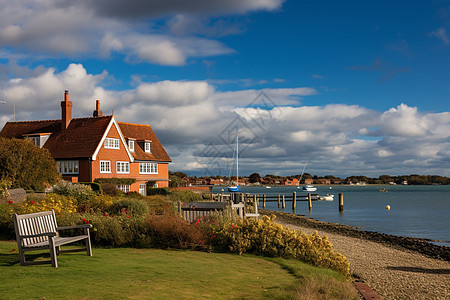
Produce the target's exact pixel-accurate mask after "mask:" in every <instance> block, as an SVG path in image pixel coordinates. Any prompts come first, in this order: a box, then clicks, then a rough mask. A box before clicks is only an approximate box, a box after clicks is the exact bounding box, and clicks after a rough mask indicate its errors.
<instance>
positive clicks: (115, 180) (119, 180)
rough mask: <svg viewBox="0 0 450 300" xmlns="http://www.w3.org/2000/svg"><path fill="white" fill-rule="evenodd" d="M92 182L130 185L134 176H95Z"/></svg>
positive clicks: (133, 180)
mask: <svg viewBox="0 0 450 300" xmlns="http://www.w3.org/2000/svg"><path fill="white" fill-rule="evenodd" d="M94 182H98V183H100V184H103V183H113V184H114V185H132V184H133V183H135V182H136V179H134V178H96V179H95V180H94Z"/></svg>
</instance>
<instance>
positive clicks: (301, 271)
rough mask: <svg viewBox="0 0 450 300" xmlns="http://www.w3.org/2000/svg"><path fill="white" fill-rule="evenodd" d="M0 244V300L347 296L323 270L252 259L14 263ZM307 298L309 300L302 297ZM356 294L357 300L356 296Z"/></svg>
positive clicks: (177, 255) (127, 257) (164, 256)
mask: <svg viewBox="0 0 450 300" xmlns="http://www.w3.org/2000/svg"><path fill="white" fill-rule="evenodd" d="M16 248H17V244H16V243H15V242H10V241H0V272H1V274H2V275H1V277H0V278H1V279H0V298H1V299H41V298H43V297H45V299H46V300H49V299H261V298H266V299H299V298H302V297H305V299H315V298H310V296H309V294H312V295H313V296H315V297H317V298H316V299H345V298H347V299H355V298H354V297H357V294H356V292H355V291H354V289H353V288H352V285H351V283H349V282H347V281H346V279H345V278H344V277H343V276H341V275H340V274H338V273H336V272H334V271H331V270H329V269H323V268H317V267H313V266H310V265H308V264H304V263H301V262H298V261H292V260H283V259H264V258H260V257H255V256H249V255H245V256H238V255H232V254H218V253H205V252H194V251H171V250H155V249H134V248H111V249H103V248H94V249H93V254H94V256H92V257H88V256H86V255H85V254H84V253H82V252H80V253H67V254H62V255H60V256H58V264H59V268H52V267H51V265H35V266H26V267H23V266H20V263H19V257H18V254H17V252H16V251H12V252H11V250H13V249H16ZM308 297H309V298H308ZM356 299H357V298H356Z"/></svg>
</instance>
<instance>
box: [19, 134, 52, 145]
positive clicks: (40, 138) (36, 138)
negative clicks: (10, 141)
mask: <svg viewBox="0 0 450 300" xmlns="http://www.w3.org/2000/svg"><path fill="white" fill-rule="evenodd" d="M23 136H24V137H25V139H26V140H31V141H32V142H33V143H34V144H35V145H36V146H38V147H40V148H42V146H44V144H45V142H47V140H48V138H49V137H50V133H38V134H24V135H23Z"/></svg>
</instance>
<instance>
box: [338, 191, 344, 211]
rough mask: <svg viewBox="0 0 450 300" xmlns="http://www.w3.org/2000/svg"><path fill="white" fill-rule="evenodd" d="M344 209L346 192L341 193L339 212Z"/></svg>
mask: <svg viewBox="0 0 450 300" xmlns="http://www.w3.org/2000/svg"><path fill="white" fill-rule="evenodd" d="M343 211H344V193H339V212H343Z"/></svg>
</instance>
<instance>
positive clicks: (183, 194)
mask: <svg viewBox="0 0 450 300" xmlns="http://www.w3.org/2000/svg"><path fill="white" fill-rule="evenodd" d="M169 200H170V201H173V202H197V201H202V200H203V198H202V195H201V194H197V193H194V192H192V191H173V192H172V193H170V195H169Z"/></svg>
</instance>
